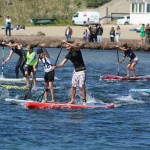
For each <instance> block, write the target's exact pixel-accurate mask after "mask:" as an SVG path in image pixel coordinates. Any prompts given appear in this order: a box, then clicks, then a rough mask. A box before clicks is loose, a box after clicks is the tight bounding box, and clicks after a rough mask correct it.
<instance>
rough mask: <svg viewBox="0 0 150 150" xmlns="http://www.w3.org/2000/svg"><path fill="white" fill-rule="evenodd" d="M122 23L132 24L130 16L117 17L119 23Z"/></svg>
mask: <svg viewBox="0 0 150 150" xmlns="http://www.w3.org/2000/svg"><path fill="white" fill-rule="evenodd" d="M120 24H125V25H127V24H130V16H123V17H121V18H119V19H117V25H120Z"/></svg>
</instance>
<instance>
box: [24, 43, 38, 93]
mask: <svg viewBox="0 0 150 150" xmlns="http://www.w3.org/2000/svg"><path fill="white" fill-rule="evenodd" d="M26 50H27V54H26V65H25V66H26V69H25V77H26V82H27V85H26V86H27V87H30V80H29V77H28V76H29V75H31V77H32V80H33V83H34V87H33V89H34V90H36V78H35V71H34V68H33V66H34V65H35V64H36V63H37V59H36V53H35V52H34V50H33V46H32V45H27V47H26Z"/></svg>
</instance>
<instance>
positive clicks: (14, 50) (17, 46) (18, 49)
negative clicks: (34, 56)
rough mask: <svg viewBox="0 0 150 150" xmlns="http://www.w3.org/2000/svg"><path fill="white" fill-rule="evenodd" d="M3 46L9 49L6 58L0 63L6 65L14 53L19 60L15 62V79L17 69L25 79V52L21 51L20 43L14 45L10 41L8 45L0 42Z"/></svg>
mask: <svg viewBox="0 0 150 150" xmlns="http://www.w3.org/2000/svg"><path fill="white" fill-rule="evenodd" d="M2 44H3V45H5V46H8V47H10V48H11V50H10V52H9V55H8V57H7V58H6V59H5V60H4V62H2V64H3V65H4V64H6V63H7V62H8V61H9V60H10V59H11V57H12V56H13V54H14V53H16V54H17V55H18V56H19V59H18V61H17V64H16V67H15V73H16V78H19V68H20V70H21V72H22V74H23V76H24V77H25V70H24V65H25V55H26V54H25V51H24V50H23V49H22V44H21V43H15V42H14V41H13V40H10V41H9V43H8V44H7V43H5V42H2Z"/></svg>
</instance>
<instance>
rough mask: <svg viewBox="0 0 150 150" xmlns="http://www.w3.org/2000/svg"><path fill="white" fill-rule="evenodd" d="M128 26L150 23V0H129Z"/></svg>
mask: <svg viewBox="0 0 150 150" xmlns="http://www.w3.org/2000/svg"><path fill="white" fill-rule="evenodd" d="M129 2H130V24H147V23H150V0H129Z"/></svg>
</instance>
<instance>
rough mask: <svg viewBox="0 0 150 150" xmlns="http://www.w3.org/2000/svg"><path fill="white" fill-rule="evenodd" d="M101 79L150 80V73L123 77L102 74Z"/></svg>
mask: <svg viewBox="0 0 150 150" xmlns="http://www.w3.org/2000/svg"><path fill="white" fill-rule="evenodd" d="M100 78H101V79H105V80H127V81H136V80H150V75H149V76H138V77H136V78H135V77H129V78H127V77H121V76H115V75H106V76H101V77H100Z"/></svg>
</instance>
